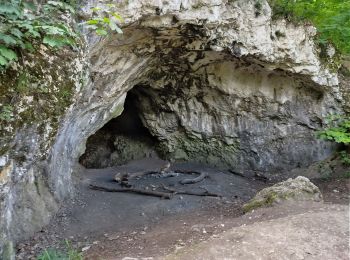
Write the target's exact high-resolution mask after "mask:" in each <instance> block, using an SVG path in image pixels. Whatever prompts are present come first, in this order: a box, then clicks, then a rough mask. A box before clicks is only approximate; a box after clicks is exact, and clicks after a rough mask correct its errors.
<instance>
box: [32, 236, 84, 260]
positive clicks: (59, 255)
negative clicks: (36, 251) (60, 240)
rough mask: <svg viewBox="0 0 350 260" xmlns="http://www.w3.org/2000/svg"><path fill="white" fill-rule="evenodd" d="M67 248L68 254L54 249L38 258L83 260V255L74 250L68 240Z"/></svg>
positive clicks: (48, 250)
mask: <svg viewBox="0 0 350 260" xmlns="http://www.w3.org/2000/svg"><path fill="white" fill-rule="evenodd" d="M65 247H66V250H65V251H66V252H60V251H58V250H54V249H45V250H44V251H43V252H42V253H41V254H40V255H39V256H38V257H37V260H83V256H82V254H81V253H79V252H78V251H77V250H76V249H74V248H73V247H72V244H71V243H70V242H69V241H68V240H65Z"/></svg>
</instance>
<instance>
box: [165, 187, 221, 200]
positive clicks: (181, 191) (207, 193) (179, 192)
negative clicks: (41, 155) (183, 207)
mask: <svg viewBox="0 0 350 260" xmlns="http://www.w3.org/2000/svg"><path fill="white" fill-rule="evenodd" d="M162 188H163V189H164V190H166V191H170V192H171V193H172V194H174V195H176V194H183V195H193V196H209V197H219V198H221V197H222V196H221V195H219V194H216V193H212V192H209V191H208V190H207V189H206V188H204V187H200V188H201V189H203V190H204V192H195V191H184V190H176V189H173V188H170V187H167V186H165V185H162Z"/></svg>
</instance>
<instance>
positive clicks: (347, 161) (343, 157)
mask: <svg viewBox="0 0 350 260" xmlns="http://www.w3.org/2000/svg"><path fill="white" fill-rule="evenodd" d="M339 156H340V161H341V162H342V163H343V164H344V165H347V166H350V154H348V153H347V152H346V151H341V152H340V153H339Z"/></svg>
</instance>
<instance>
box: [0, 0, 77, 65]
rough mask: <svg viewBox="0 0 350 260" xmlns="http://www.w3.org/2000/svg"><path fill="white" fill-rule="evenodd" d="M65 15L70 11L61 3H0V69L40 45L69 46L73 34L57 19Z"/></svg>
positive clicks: (0, 0) (12, 0) (15, 0)
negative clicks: (22, 53)
mask: <svg viewBox="0 0 350 260" xmlns="http://www.w3.org/2000/svg"><path fill="white" fill-rule="evenodd" d="M65 13H74V10H73V8H72V7H71V6H70V5H69V4H67V3H66V2H64V1H51V0H49V1H47V3H46V4H43V5H39V4H38V5H34V4H33V3H31V1H26V0H0V68H1V67H2V68H4V67H6V66H7V65H8V64H9V63H10V62H11V61H16V60H17V59H18V55H19V54H20V53H21V52H22V51H29V52H31V51H34V50H35V46H38V45H39V44H41V43H43V44H45V45H47V46H49V47H52V48H57V47H62V46H64V45H71V46H73V45H74V44H75V41H76V38H77V35H76V34H75V33H74V32H73V31H72V30H71V29H70V28H69V26H67V24H66V23H65V22H63V21H62V19H61V20H60V18H59V16H60V15H62V14H65Z"/></svg>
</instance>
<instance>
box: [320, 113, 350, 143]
mask: <svg viewBox="0 0 350 260" xmlns="http://www.w3.org/2000/svg"><path fill="white" fill-rule="evenodd" d="M326 120H327V121H326V122H327V125H328V127H327V128H326V129H325V130H323V131H320V132H318V136H319V137H320V138H322V139H325V140H330V141H334V142H336V143H340V144H344V145H349V144H350V117H348V116H341V115H331V116H329V117H327V119H326Z"/></svg>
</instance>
